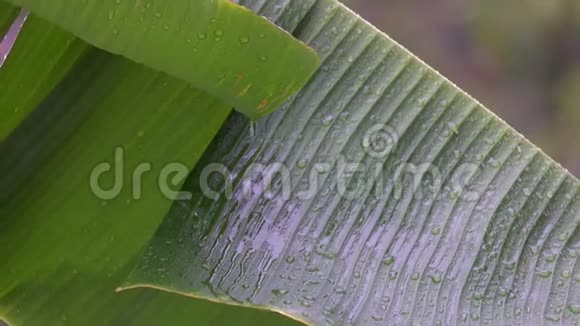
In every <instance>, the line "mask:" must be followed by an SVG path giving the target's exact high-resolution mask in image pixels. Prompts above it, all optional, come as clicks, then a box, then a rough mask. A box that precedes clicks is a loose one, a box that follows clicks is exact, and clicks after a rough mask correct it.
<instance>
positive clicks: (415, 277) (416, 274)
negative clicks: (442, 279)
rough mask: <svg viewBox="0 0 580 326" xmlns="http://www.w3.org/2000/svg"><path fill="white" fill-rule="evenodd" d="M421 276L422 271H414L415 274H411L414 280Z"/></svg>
mask: <svg viewBox="0 0 580 326" xmlns="http://www.w3.org/2000/svg"><path fill="white" fill-rule="evenodd" d="M420 278H421V273H419V272H416V273H413V275H411V280H413V281H417V280H418V279H420Z"/></svg>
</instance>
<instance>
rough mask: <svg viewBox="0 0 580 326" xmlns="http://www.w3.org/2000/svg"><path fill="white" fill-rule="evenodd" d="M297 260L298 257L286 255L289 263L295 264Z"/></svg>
mask: <svg viewBox="0 0 580 326" xmlns="http://www.w3.org/2000/svg"><path fill="white" fill-rule="evenodd" d="M295 261H296V258H294V257H292V256H288V257H286V262H287V263H288V264H294V262H295Z"/></svg>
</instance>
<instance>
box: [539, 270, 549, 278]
mask: <svg viewBox="0 0 580 326" xmlns="http://www.w3.org/2000/svg"><path fill="white" fill-rule="evenodd" d="M536 275H538V276H539V277H541V278H548V277H550V276H552V271H548V270H546V271H538V272H536Z"/></svg>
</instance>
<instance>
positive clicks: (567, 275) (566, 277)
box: [561, 271, 572, 279]
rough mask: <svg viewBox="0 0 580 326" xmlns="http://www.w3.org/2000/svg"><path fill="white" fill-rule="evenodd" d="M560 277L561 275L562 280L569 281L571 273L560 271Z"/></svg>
mask: <svg viewBox="0 0 580 326" xmlns="http://www.w3.org/2000/svg"><path fill="white" fill-rule="evenodd" d="M561 275H562V277H563V278H565V279H569V278H571V277H572V272H570V271H562V274H561Z"/></svg>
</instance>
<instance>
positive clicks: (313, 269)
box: [306, 265, 320, 273]
mask: <svg viewBox="0 0 580 326" xmlns="http://www.w3.org/2000/svg"><path fill="white" fill-rule="evenodd" d="M306 271H307V272H310V273H316V272H318V271H320V269H319V268H318V267H316V266H313V265H308V266H306Z"/></svg>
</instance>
